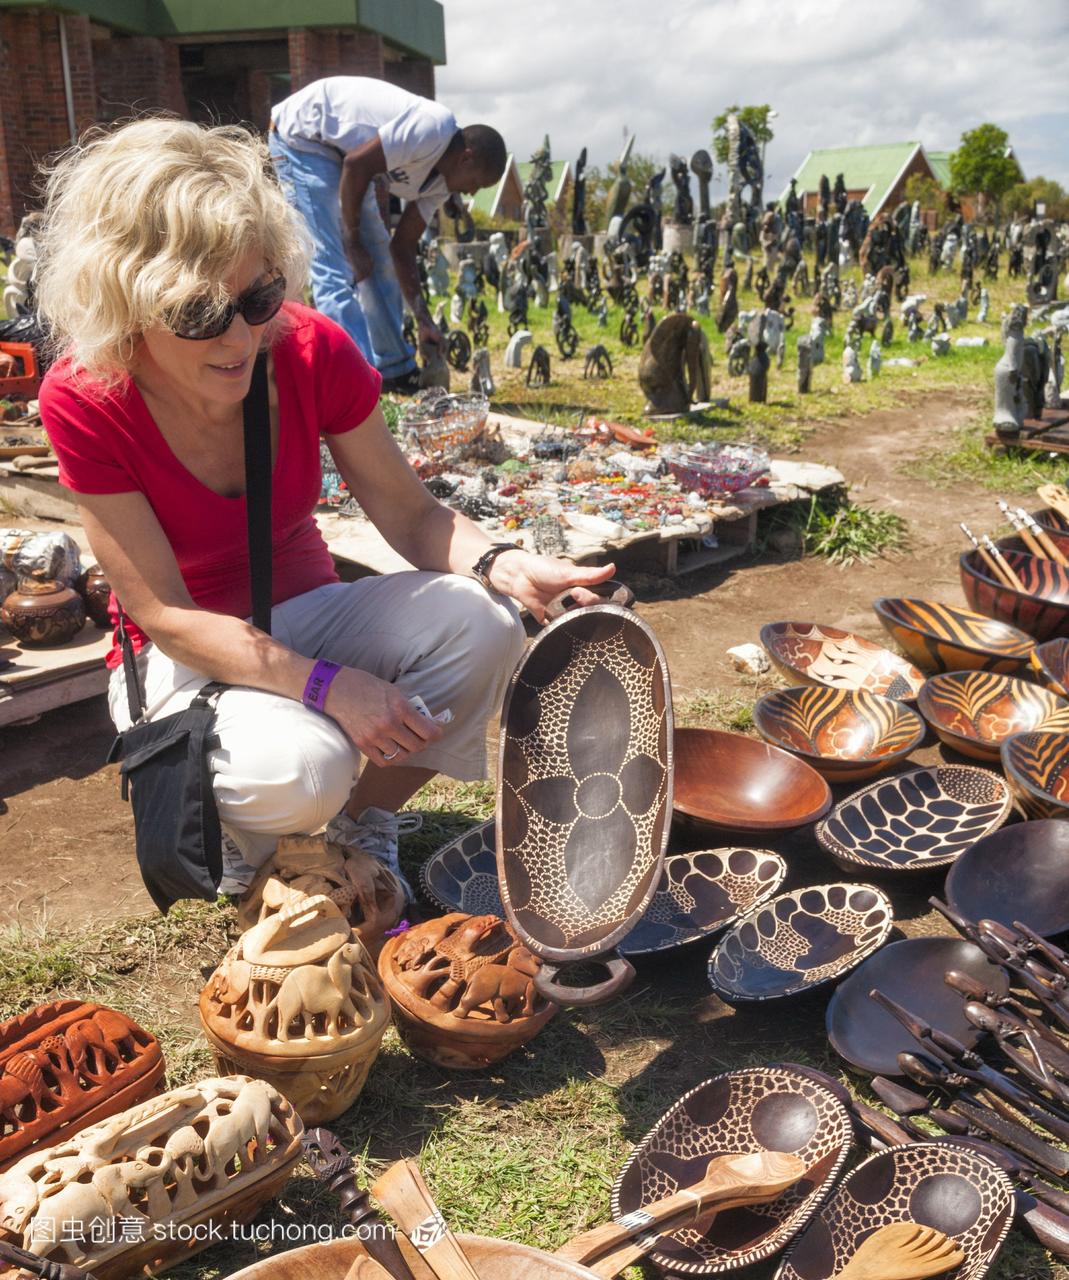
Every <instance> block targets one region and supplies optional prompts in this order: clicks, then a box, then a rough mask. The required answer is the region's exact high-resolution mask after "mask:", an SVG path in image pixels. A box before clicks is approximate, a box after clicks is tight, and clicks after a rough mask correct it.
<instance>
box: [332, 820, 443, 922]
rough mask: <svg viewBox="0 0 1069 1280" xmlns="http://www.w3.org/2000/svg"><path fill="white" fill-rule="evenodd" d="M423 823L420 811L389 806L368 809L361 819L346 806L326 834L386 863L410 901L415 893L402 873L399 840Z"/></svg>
mask: <svg viewBox="0 0 1069 1280" xmlns="http://www.w3.org/2000/svg"><path fill="white" fill-rule="evenodd" d="M422 826H423V814H421V813H390V811H389V810H388V809H373V808H372V809H365V810H364V812H363V813H362V814H361V815H360V817H359V818H350V817H349V815H348V814H347V813H346V812H345V810H344V809H343V810H342V811H341V813H339V814H338V815H337V817H334V818H331V820H330V821H329V822H328V823H327V830H326V837H327V839H328V840H329V841H330V842H331V843H332V844H341V845H345V846H346V847H347V848H357V849H363V851H364V852H365V853H370V854H371V855H372V856H373V857H376V858H378V859H379V860H380V861H382V862H384V863H385V864H386V865H387V866H388V867H389V868H390V870H391V871H392V872H393V873H394V875H395V876H396V877H397V878H398V880H400V882H401V887H402V888H403V889H404V891H405V898H406V900H407V901H409V902H411V901H413V899H414V897H415V895H414V894H413V892H412V888H411V886H410V885H409V883H408V881H407V880H406V879H405V878H404V876H403V875H402V874H401V862H400V859H399V857H398V842H399V839H400V837H401V836H404V835H410V834H411V833H412V832H415V831H418V830H419V829H420V827H422Z"/></svg>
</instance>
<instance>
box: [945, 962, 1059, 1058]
mask: <svg viewBox="0 0 1069 1280" xmlns="http://www.w3.org/2000/svg"><path fill="white" fill-rule="evenodd" d="M943 981H944V982H945V983H946V984H947V986H948V987H950V988H951V989H952V990H954V991H956V992H957V993H958V994H959V995H960V996H964V998H965V999H966V1000H978V1001H980V1002H981V1003H982V1004H986V1005H987V1007H988V1008H989V1009H1000V1010H1003V1011H1006V1010H1009V1011H1010V1012H1012V1013H1013V1014H1014V1015H1015V1016H1016V1017H1017V1018H1019V1019H1020V1020H1021V1022H1024V1023H1027V1024H1028V1026H1029V1027H1031V1029H1032V1030H1033V1031H1034V1032H1035V1033H1036V1035H1037V1036H1040V1037H1041V1038H1042V1039H1043V1040H1045V1041H1046V1043H1047V1044H1048V1045H1050V1046H1051V1048H1053V1049H1056V1050H1060V1051H1061V1052H1062V1053H1064V1054H1066V1060H1067V1062H1069V1045H1067V1044H1066V1042H1065V1040H1064V1039H1062V1038H1061V1037H1060V1036H1059V1035H1058V1033H1057V1032H1056V1031H1055V1030H1054V1029H1053V1028H1052V1027H1049V1026H1048V1025H1047V1024H1046V1023H1045V1022H1044V1021H1043V1019H1042V1018H1040V1017H1038V1016H1037V1015H1036V1014H1035V1013H1033V1011H1032V1010H1031V1009H1029V1008H1028V1006H1027V1005H1025V1004H1022V1003H1021V1001H1020V1000H1018V999H1017V998H1016V996H1013V995H1010V994H1009V993H1008V992H1007V993H1006V994H1005V995H1002V994H1001V993H1000V992H998V991H992V990H990V989H988V988H987V987H985V986H984V984H983V983H982V982H977V981H976V979H975V978H971V977H969V975H968V974H967V973H962V972H961V971H960V970H959V969H948V970H947V971H946V973H945V974H944V975H943Z"/></svg>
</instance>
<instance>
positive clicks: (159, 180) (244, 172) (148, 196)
mask: <svg viewBox="0 0 1069 1280" xmlns="http://www.w3.org/2000/svg"><path fill="white" fill-rule="evenodd" d="M45 197H46V204H45V226H44V232H43V236H42V239H41V244H40V248H41V254H40V259H39V263H38V268H37V274H36V277H35V288H36V296H37V305H38V310H39V312H40V314H41V316H42V318H43V320H44V322H45V324H46V325H47V327H48V330H49V333H50V336H51V339H52V342H53V344H54V346H55V348H56V350H57V352H62V353H63V354H66V355H69V356H70V357H71V359H72V363H73V365H74V368H75V369H76V370H77V371H79V372H81V373H84V374H86V375H88V376H90V377H92V378H94V379H99V380H101V381H104V382H115V381H117V380H121V379H122V378H123V377H124V376H125V375H126V373H127V372H128V370H129V368H130V366H131V362H132V360H133V358H134V352H135V350H136V346H137V340H138V338H139V337H140V335H141V334H142V333H144V332H145V330H147V329H150V328H152V327H153V326H154V325H158V324H166V323H167V321H168V319H169V318H174V317H175V316H177V315H178V314H179V313H180V312H181V310H182V308H183V307H184V306H186V305H187V304H188V303H190V302H192V301H195V300H198V299H202V298H205V297H209V298H211V299H212V300H213V301H215V302H216V303H217V304H218V305H219V306H222V305H224V304H225V302H226V300H227V294H226V290H225V288H224V287H223V284H222V281H223V280H224V279H225V277H226V276H227V274H228V273H229V272H230V271H232V270H233V269H234V267H235V266H236V265H237V264H238V263H239V262H240V260H241V259H242V258H243V257H245V256H246V255H247V254H249V253H250V252H262V254H263V257H264V261H265V263H266V264H267V266H268V267H269V268H270V269H272V270H278V271H281V272H282V273H283V274H284V275H285V277H286V281H287V285H288V290H287V291H288V293H289V294H290V296H291V297H300V296H301V293H302V290H303V288H304V285H305V282H306V279H307V272H308V249H309V246H308V237H307V232H306V230H305V228H304V224H303V223H302V222H301V221H300V218H299V216H298V215H297V214H296V213H295V212H294V211H293V209H292V208H291V207H290V205H289V204H288V203H287V202H286V199H285V196H284V195H283V194H282V190H281V188H280V187H279V185H278V182H277V180H276V179H275V177H274V174H273V171H272V169H271V165H270V158H269V156H268V152H267V148H266V146H265V145H264V144H263V142H262V141H261V140H260V139H259V138H257V137H255V136H254V135H253V134H251V133H249V132H248V131H247V130H245V129H242V128H240V127H237V126H230V125H222V126H215V127H212V128H207V127H204V126H202V125H198V124H193V123H191V122H190V121H187V120H176V119H163V118H159V117H153V118H145V119H139V120H135V121H133V122H131V123H128V124H124V125H122V126H120V127H118V128H113V129H111V130H107V131H105V130H100V129H94V130H91V131H90V132H89V133H87V134H86V135H85V137H83V138H82V140H81V141H80V142H79V143H78V145H77V146H74V147H72V148H71V149H70V150H69V151H67V152H65V153H64V154H63V155H62V156H61V157H60V158H59V160H58V161H57V162H56V163H55V164H54V165H53V166H52V168H51V169H50V170H49V171H48V173H47V175H46V185H45Z"/></svg>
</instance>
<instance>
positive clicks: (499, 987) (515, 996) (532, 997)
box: [453, 957, 538, 1022]
mask: <svg viewBox="0 0 1069 1280" xmlns="http://www.w3.org/2000/svg"><path fill="white" fill-rule="evenodd" d="M510 959H511V957H510ZM537 1001H538V992H537V990H536V988H535V985H534V982H533V981H532V980H531V978H530V976H529V975H527V974H525V973H522V972H520V971H519V970H517V969H515V968H513V967H512V966H511V964H508V965H505V964H488V965H486V966H485V967H484V968H482V969H479V970H478V971H477V972H476V973H475V974H473V975H472V977H471V979H470V981H469V982H468V985H467V988H466V989H465V991H464V994H463V995H462V996H461V997H460V1002H459V1003H458V1004H457V1007H456V1008H455V1009H454V1010H453V1017H454V1018H466V1017H467V1016H468V1015H469V1014H470V1013H471V1012H472V1011H473V1010H475V1009H478V1008H479V1006H480V1005H484V1004H489V1005H490V1006H491V1007H492V1009H493V1011H494V1017H495V1019H496V1020H497V1021H498V1022H511V1021H512V1019H513V1018H515V1017H528V1016H529V1015H530V1014H532V1013H534V1012H535V1008H536V1004H537Z"/></svg>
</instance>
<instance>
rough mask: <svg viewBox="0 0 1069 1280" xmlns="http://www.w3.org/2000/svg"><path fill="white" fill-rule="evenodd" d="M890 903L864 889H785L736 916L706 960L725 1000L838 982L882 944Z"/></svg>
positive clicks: (869, 887)
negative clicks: (732, 924) (753, 908)
mask: <svg viewBox="0 0 1069 1280" xmlns="http://www.w3.org/2000/svg"><path fill="white" fill-rule="evenodd" d="M893 924H894V916H893V913H892V911H891V903H890V902H889V901H888V899H887V898H886V896H885V895H884V894H883V893H881V892H880V890H879V889H876V888H874V887H873V886H872V885H868V884H822V885H813V886H810V887H807V888H804V889H792V890H790V891H789V892H788V893H783V894H780V896H779V897H778V898H773V899H772V901H771V902H766V903H765V904H764V905H763V906H761V907H758V908H757V910H756V911H751V912H750V914H749V915H748V916H744V917H743V918H742V919H741V920H740V921H739V922H738V924H736V925H735V926H734V927H733V928H732V929H731V930H730V931H729V932H728V933H727V934H725V936H724V937H723V938H722V939H721V940H720V942H719V944H718V945H717V947H716V950H715V951H714V952H713V954H712V955H711V956H710V957H709V981H710V982H711V983H712V985H713V989H714V990H715V991H716V993H717V994H718V995H720V996H723V997H724V999H726V1000H775V999H778V998H780V997H781V996H792V995H796V994H797V993H798V992H799V991H808V990H810V989H811V988H812V987H817V986H819V985H820V984H821V983H822V982H830V981H831V979H832V978H838V977H841V976H842V975H843V974H844V973H848V972H849V971H850V970H851V969H853V968H854V967H855V965H859V964H860V963H861V961H862V960H864V958H865V957H866V956H868V955H871V954H872V953H873V952H874V951H875V950H876V948H877V947H880V946H882V945H883V944H884V943H885V942H886V941H887V935H888V934H889V933H890V932H891V927H892V925H893Z"/></svg>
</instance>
